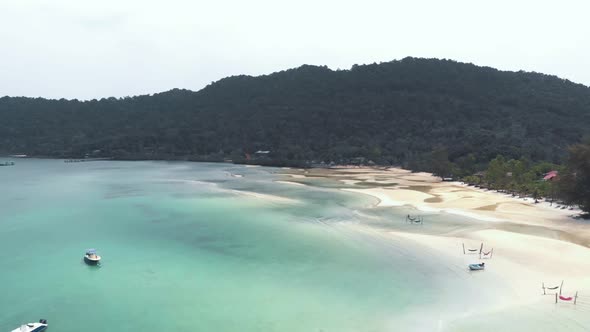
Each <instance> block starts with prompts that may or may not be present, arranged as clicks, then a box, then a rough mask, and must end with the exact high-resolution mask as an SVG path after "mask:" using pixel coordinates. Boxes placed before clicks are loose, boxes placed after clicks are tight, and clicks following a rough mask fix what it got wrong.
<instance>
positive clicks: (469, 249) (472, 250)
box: [461, 243, 483, 254]
mask: <svg viewBox="0 0 590 332" xmlns="http://www.w3.org/2000/svg"><path fill="white" fill-rule="evenodd" d="M461 245H462V246H463V254H465V249H467V251H469V252H470V253H474V252H478V251H479V253H480V254H481V251H482V250H483V243H482V244H481V245H480V246H479V249H477V248H475V249H471V248H465V243H461Z"/></svg>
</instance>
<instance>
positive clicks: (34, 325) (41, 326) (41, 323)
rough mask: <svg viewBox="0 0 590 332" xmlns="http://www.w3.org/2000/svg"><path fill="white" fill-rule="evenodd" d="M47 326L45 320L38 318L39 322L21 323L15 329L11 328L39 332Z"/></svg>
mask: <svg viewBox="0 0 590 332" xmlns="http://www.w3.org/2000/svg"><path fill="white" fill-rule="evenodd" d="M46 328H47V320H45V319H40V320H39V323H29V324H24V325H21V326H20V327H17V328H16V329H14V330H12V332H41V331H45V329H46Z"/></svg>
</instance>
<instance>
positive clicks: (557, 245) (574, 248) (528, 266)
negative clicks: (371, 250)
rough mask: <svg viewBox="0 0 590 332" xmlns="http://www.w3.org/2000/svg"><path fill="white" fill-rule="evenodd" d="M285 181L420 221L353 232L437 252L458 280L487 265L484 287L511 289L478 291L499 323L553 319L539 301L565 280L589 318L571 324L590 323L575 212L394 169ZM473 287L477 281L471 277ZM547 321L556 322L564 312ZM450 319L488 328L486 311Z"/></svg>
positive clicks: (326, 172) (299, 175)
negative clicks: (472, 250)
mask: <svg viewBox="0 0 590 332" xmlns="http://www.w3.org/2000/svg"><path fill="white" fill-rule="evenodd" d="M285 175H286V176H287V177H288V178H287V179H288V180H286V181H288V182H297V181H300V180H302V179H304V178H307V179H318V178H321V179H329V180H333V181H336V182H339V183H342V184H343V185H345V186H346V188H341V189H339V190H341V191H346V192H351V193H356V194H362V195H369V196H371V197H373V198H375V199H376V201H377V203H376V204H374V205H373V206H372V207H370V208H369V210H370V209H376V210H377V211H389V210H392V211H394V210H396V209H397V210H398V211H400V210H403V211H414V212H413V213H412V215H425V220H426V221H425V225H424V226H420V227H412V225H410V227H408V226H407V225H406V226H404V225H403V224H404V223H403V217H399V218H400V219H402V221H398V222H397V223H393V224H392V225H387V226H382V225H372V224H370V223H369V222H362V221H361V222H360V223H358V224H352V225H351V226H350V227H352V228H354V230H355V231H358V232H379V234H380V236H385V237H389V238H391V240H392V241H393V240H395V239H404V240H409V241H412V242H413V243H416V244H417V245H419V246H421V247H423V248H425V249H428V250H431V251H436V252H437V253H438V254H440V255H444V257H445V259H449V260H450V261H451V262H453V264H452V266H449V269H452V270H454V271H455V272H456V273H465V272H466V269H467V265H468V264H471V263H476V262H481V261H485V262H486V263H487V264H486V266H487V268H486V270H485V271H483V273H484V274H485V275H486V277H490V279H487V282H489V280H494V279H497V280H501V281H502V282H503V283H506V284H508V286H509V289H510V294H501V293H502V292H500V291H499V290H498V289H495V290H494V286H492V285H489V288H490V289H491V290H489V291H488V290H486V289H482V292H486V294H488V295H491V296H493V297H494V299H495V300H494V301H490V307H489V312H493V313H495V314H494V315H493V316H497V317H496V318H497V319H501V318H502V317H503V316H506V315H508V314H509V313H510V312H520V311H534V312H539V315H545V314H547V313H549V312H551V310H554V308H555V306H556V304H555V303H554V302H555V301H554V299H553V298H549V297H551V296H541V294H542V287H541V285H542V283H543V282H544V283H546V284H547V285H548V286H554V285H553V284H559V283H560V282H561V281H562V280H563V281H564V284H565V286H564V290H563V291H564V294H569V293H572V294H573V292H575V291H577V292H578V293H579V296H580V304H579V305H578V306H577V308H578V309H581V310H580V311H581V313H580V314H582V315H585V316H584V317H587V318H580V317H578V316H576V318H575V319H576V320H582V321H584V324H590V264H588V261H590V224H589V223H585V222H584V221H582V220H577V219H574V218H573V216H574V215H575V214H576V213H578V212H579V211H572V210H563V209H558V208H554V207H550V206H549V204H548V203H539V204H535V203H534V202H533V201H532V200H531V199H523V198H515V197H511V196H510V195H506V194H502V193H497V192H492V191H486V190H483V189H478V188H473V187H470V186H467V185H464V184H461V183H458V182H443V181H441V180H439V179H438V178H436V177H434V176H432V175H431V174H428V173H411V172H410V171H407V170H402V169H398V168H388V169H375V168H335V169H310V170H306V171H303V172H300V171H299V172H293V171H291V172H288V173H286V174H285ZM306 184H307V185H309V183H307V182H306ZM398 213H399V212H398ZM429 215H443V216H444V217H445V218H446V219H448V220H452V219H454V218H453V216H455V217H456V218H459V219H469V220H471V221H467V222H463V223H462V224H459V225H456V224H453V225H450V222H449V224H446V223H445V222H441V220H440V219H443V218H437V219H436V220H432V219H430V218H429ZM431 220H432V221H431ZM463 243H465V244H466V245H468V246H472V247H478V246H479V245H478V244H479V243H483V245H484V248H485V250H490V248H494V252H495V253H494V256H493V258H492V259H490V260H481V259H479V257H478V255H469V254H467V255H465V254H463V253H462V251H461V250H462V249H461V246H462V244H463ZM485 250H484V251H485ZM473 282H476V277H475V275H474V281H473ZM495 293H497V294H495ZM564 305H565V304H564ZM551 314H552V315H554V316H556V317H560V319H561V315H562V314H563V313H560V312H551ZM564 315H565V314H564ZM455 319H456V321H455V322H454V323H453V324H451V325H450V327H449V329H450V330H456V329H457V328H458V327H457V326H461V324H463V323H464V320H465V322H469V321H472V320H475V321H481V320H483V321H484V322H486V320H487V319H488V318H486V315H485V312H481V311H476V312H471V313H469V314H468V315H466V316H464V317H462V318H455ZM563 319H571V317H570V318H568V317H564V318H563ZM486 323H487V322H486ZM457 324H458V325H457ZM493 325H494V324H490V326H493ZM503 328H506V326H504V327H503ZM441 329H443V327H441Z"/></svg>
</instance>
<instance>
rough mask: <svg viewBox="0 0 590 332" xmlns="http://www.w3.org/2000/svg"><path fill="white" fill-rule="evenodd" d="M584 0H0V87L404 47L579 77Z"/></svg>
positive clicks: (588, 55)
mask: <svg viewBox="0 0 590 332" xmlns="http://www.w3.org/2000/svg"><path fill="white" fill-rule="evenodd" d="M589 15H590V1H588V0H579V1H578V0H561V1H555V0H552V1H545V0H510V1H508V0H494V1H479V0H465V1H463V0H445V1H443V0H430V1H426V0H422V1H420V0H404V1H397V0H389V1H385V0H384V1H371V0H364V1H360V0H358V1H346V0H338V1H331V0H329V1H322V0H310V1H308V0H297V1H294V0H293V1H281V0H268V1H266V0H247V1H246V0H242V1H223V0H217V1H214V0H210V1H199V0H160V1H150V0H100V1H84V0H49V1H42V0H0V96H3V95H9V96H31V97H37V96H42V97H49V98H62V97H63V98H78V99H92V98H101V97H108V96H115V97H122V96H131V95H137V94H148V93H154V92H161V91H165V90H169V89H172V88H186V89H191V90H198V89H201V88H203V87H204V86H206V85H207V84H209V83H210V82H212V81H216V80H218V79H221V78H223V77H226V76H229V75H237V74H249V75H260V74H268V73H271V72H274V71H279V70H284V69H288V68H292V67H297V66H300V65H302V64H315V65H327V66H329V67H330V68H333V69H337V68H340V69H348V68H350V67H351V66H352V65H353V64H355V63H357V64H364V63H373V62H385V61H390V60H393V59H401V58H403V57H406V56H414V57H436V58H448V59H454V60H458V61H462V62H472V63H475V64H478V65H486V66H491V67H496V68H500V69H505V70H520V69H523V70H527V71H537V72H543V73H548V74H554V75H557V76H560V77H563V78H567V79H570V80H572V81H574V82H578V83H583V84H585V85H590V20H589V18H588V17H589Z"/></svg>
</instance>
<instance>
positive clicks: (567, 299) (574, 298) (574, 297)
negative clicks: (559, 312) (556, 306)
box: [555, 292, 578, 304]
mask: <svg viewBox="0 0 590 332" xmlns="http://www.w3.org/2000/svg"><path fill="white" fill-rule="evenodd" d="M557 299H560V300H562V301H566V302H572V301H573V302H574V304H576V302H577V300H578V292H576V295H574V296H562V295H561V294H559V295H557V293H556V294H555V303H557Z"/></svg>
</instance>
